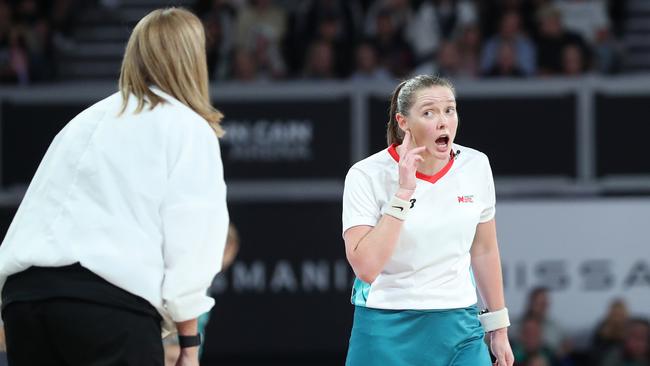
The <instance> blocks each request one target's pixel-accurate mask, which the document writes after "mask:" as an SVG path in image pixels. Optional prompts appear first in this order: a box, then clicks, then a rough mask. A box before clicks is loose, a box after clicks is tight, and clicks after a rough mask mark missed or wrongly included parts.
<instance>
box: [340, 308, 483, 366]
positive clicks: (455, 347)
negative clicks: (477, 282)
mask: <svg viewBox="0 0 650 366" xmlns="http://www.w3.org/2000/svg"><path fill="white" fill-rule="evenodd" d="M484 334H485V333H484V332H483V328H482V327H481V323H480V322H479V321H478V309H477V307H476V306H471V307H468V308H464V309H450V310H382V309H371V308H366V307H363V306H356V307H355V310H354V324H353V326H352V335H351V336H350V345H349V347H348V356H347V360H346V363H345V364H346V365H347V366H368V365H372V366H384V365H385V366H406V365H409V366H411V365H412V366H491V365H492V363H491V361H490V355H489V353H488V349H487V346H486V344H485V342H484V341H483V336H484Z"/></svg>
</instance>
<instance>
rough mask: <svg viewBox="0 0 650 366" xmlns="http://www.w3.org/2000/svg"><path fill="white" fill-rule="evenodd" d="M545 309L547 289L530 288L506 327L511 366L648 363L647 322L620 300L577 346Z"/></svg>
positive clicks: (649, 324) (642, 365)
mask: <svg viewBox="0 0 650 366" xmlns="http://www.w3.org/2000/svg"><path fill="white" fill-rule="evenodd" d="M549 308H550V296H549V291H548V290H547V289H545V288H536V289H533V290H532V291H531V292H530V295H529V297H528V305H527V306H526V309H525V311H524V313H523V316H522V317H521V319H519V320H518V321H516V322H513V325H512V326H511V328H510V330H509V335H510V338H511V343H512V349H513V352H514V355H515V360H516V361H515V366H650V321H649V320H648V319H646V318H640V317H633V316H631V315H630V314H629V312H628V309H627V306H626V305H625V302H624V301H623V300H620V299H616V300H614V301H612V302H611V304H610V306H609V309H608V311H607V313H606V314H605V315H604V316H603V318H602V319H601V320H600V321H599V322H598V324H597V325H596V327H595V329H594V330H593V331H592V332H591V334H589V335H587V338H588V339H583V340H580V341H581V342H579V343H583V344H582V345H581V346H580V347H576V343H578V342H576V341H577V340H576V339H575V338H572V337H569V336H568V335H567V334H566V333H564V331H563V330H562V326H561V325H560V324H558V322H557V321H555V320H554V319H552V318H551V317H550V315H549Z"/></svg>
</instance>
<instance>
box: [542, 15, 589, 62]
mask: <svg viewBox="0 0 650 366" xmlns="http://www.w3.org/2000/svg"><path fill="white" fill-rule="evenodd" d="M537 20H538V23H537V24H538V30H537V34H538V36H537V39H536V42H537V68H538V74H539V75H558V74H561V73H562V72H563V71H564V70H563V69H564V68H563V64H564V62H563V52H564V50H565V47H566V46H568V45H575V46H577V47H578V49H579V50H580V52H581V53H582V59H583V60H586V59H587V55H588V53H589V50H588V47H587V44H586V43H585V41H584V40H583V39H582V37H581V36H580V35H578V34H576V33H573V32H570V31H566V30H565V29H564V28H563V26H562V19H561V16H560V12H559V11H558V10H557V9H556V8H555V7H553V6H545V7H543V8H541V9H540V10H539V11H538V13H537Z"/></svg>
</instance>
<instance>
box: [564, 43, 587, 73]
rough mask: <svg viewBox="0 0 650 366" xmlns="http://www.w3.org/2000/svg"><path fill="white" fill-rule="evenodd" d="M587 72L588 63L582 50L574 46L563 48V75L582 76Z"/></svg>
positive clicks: (569, 45)
mask: <svg viewBox="0 0 650 366" xmlns="http://www.w3.org/2000/svg"><path fill="white" fill-rule="evenodd" d="M585 71H587V63H586V61H585V59H584V56H583V53H582V50H581V49H580V48H579V47H578V46H577V45H574V44H568V45H566V46H564V48H562V75H564V76H580V75H582V74H583V73H584V72H585Z"/></svg>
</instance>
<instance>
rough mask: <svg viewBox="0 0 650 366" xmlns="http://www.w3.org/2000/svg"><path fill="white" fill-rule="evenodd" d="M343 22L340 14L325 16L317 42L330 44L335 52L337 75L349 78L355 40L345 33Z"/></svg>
mask: <svg viewBox="0 0 650 366" xmlns="http://www.w3.org/2000/svg"><path fill="white" fill-rule="evenodd" d="M343 22H344V20H343V18H342V17H341V15H340V14H339V13H336V12H332V13H328V14H323V16H322V17H321V19H320V21H319V23H318V33H317V35H316V40H319V41H323V42H327V43H329V45H330V47H331V48H332V50H333V51H334V67H335V69H336V75H338V76H341V77H347V76H348V75H350V72H351V62H350V59H352V57H353V47H354V41H355V39H354V38H353V37H351V35H350V34H345V33H343V30H344V29H345V28H344V24H343Z"/></svg>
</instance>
